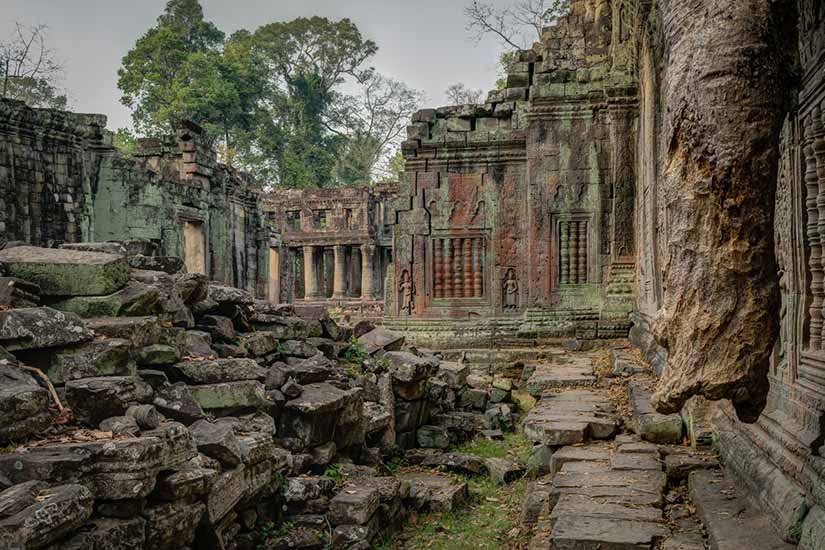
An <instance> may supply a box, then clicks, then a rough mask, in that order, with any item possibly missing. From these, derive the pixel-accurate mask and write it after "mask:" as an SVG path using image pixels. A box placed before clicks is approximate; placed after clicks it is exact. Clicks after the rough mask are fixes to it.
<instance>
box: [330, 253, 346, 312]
mask: <svg viewBox="0 0 825 550" xmlns="http://www.w3.org/2000/svg"><path fill="white" fill-rule="evenodd" d="M333 251H334V252H335V272H334V274H333V281H332V297H333V298H334V299H336V300H343V299H344V298H346V296H347V279H346V277H347V273H346V272H347V258H346V252H347V250H346V247H345V246H344V245H341V244H338V245H335V247H333Z"/></svg>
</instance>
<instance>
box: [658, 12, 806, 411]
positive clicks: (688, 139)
mask: <svg viewBox="0 0 825 550" xmlns="http://www.w3.org/2000/svg"><path fill="white" fill-rule="evenodd" d="M660 6H661V8H660V9H661V15H662V23H663V31H664V42H665V52H664V53H665V60H666V61H665V63H666V72H665V78H664V88H663V94H664V99H663V103H664V129H665V130H664V131H665V143H667V150H666V152H665V154H666V157H665V163H664V167H663V172H664V174H663V179H662V191H661V192H662V193H663V196H664V198H665V205H666V208H667V253H666V263H665V266H664V287H665V296H664V298H665V299H664V308H663V310H662V312H661V313H660V315H659V318H658V319H657V320H656V323H655V325H654V332H655V334H656V338H657V340H659V343H660V344H661V345H663V346H664V347H666V348H667V349H668V350H669V354H668V360H667V364H666V366H665V369H664V373H663V376H662V380H661V382H660V384H659V387H658V389H657V391H656V394H655V396H654V405H655V406H656V408H657V409H658V410H659V411H661V412H663V413H672V412H676V411H678V410H679V409H680V408H681V407H682V405H683V404H684V403H685V401H686V400H687V399H689V398H690V397H691V396H693V395H704V396H705V397H707V398H709V399H713V400H718V399H730V400H731V401H732V402H733V404H734V406H735V407H736V410H737V413H738V414H739V417H740V418H741V419H742V420H743V421H747V422H753V421H755V420H756V419H757V418H758V416H759V414H760V413H761V412H762V410H763V409H764V407H765V403H766V397H767V392H768V379H767V374H768V361H769V357H770V354H771V350H772V349H773V346H774V343H775V341H776V338H777V334H778V330H779V303H780V301H779V287H778V277H777V269H776V259H775V253H774V240H773V212H774V199H775V194H776V178H777V170H778V161H779V134H780V130H781V125H782V121H783V119H784V116H785V111H786V106H787V102H786V98H787V92H788V89H789V88H792V87H793V86H792V82H791V81H790V79H791V78H793V75H792V74H790V73H791V70H792V69H791V68H792V67H794V66H795V65H794V59H795V53H794V51H795V44H796V42H795V36H796V34H795V30H794V29H795V27H794V25H795V21H796V9H795V3H794V2H792V1H791V0H662V1H661V3H660Z"/></svg>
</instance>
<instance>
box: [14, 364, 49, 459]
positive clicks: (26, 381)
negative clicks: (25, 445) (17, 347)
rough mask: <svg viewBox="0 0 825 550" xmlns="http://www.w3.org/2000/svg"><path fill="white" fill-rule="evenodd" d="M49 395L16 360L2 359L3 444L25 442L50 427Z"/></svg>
mask: <svg viewBox="0 0 825 550" xmlns="http://www.w3.org/2000/svg"><path fill="white" fill-rule="evenodd" d="M50 405H51V397H50V396H49V392H48V391H47V390H46V389H45V388H43V387H41V386H40V385H39V384H38V383H37V380H35V378H34V377H32V376H31V375H30V374H29V373H28V372H26V371H25V370H23V369H21V368H20V367H18V366H17V363H16V361H15V362H13V363H12V362H10V361H8V360H2V359H0V443H2V442H7V441H16V440H19V439H24V438H26V437H29V436H31V435H35V434H38V433H40V432H42V431H43V430H45V429H46V428H48V427H49V426H51V423H52V420H54V417H55V416H56V413H55V412H53V411H52V410H51V409H50Z"/></svg>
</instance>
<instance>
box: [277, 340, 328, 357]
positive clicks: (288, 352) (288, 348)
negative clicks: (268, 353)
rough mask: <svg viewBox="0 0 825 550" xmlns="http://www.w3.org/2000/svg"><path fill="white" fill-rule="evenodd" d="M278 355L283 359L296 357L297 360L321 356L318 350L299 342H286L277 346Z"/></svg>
mask: <svg viewBox="0 0 825 550" xmlns="http://www.w3.org/2000/svg"><path fill="white" fill-rule="evenodd" d="M278 353H280V354H281V355H283V356H284V357H297V358H299V359H309V358H311V357H315V356H316V355H319V354H320V355H323V354H321V352H320V351H318V348H316V347H315V346H313V345H312V344H309V343H307V342H304V341H301V340H286V341H284V342H281V344H280V346H278Z"/></svg>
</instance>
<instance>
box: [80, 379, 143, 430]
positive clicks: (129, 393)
mask: <svg viewBox="0 0 825 550" xmlns="http://www.w3.org/2000/svg"><path fill="white" fill-rule="evenodd" d="M153 393H154V392H153V390H152V387H151V386H149V385H148V384H146V383H145V382H143V381H142V380H140V379H139V378H137V377H134V376H103V377H97V378H82V379H80V380H71V381H69V382H67V383H66V402H67V403H68V405H69V406H70V407H71V409H72V411H73V412H74V415H75V418H77V420H78V422H82V423H84V424H89V425H92V426H97V425H98V424H100V423H101V422H103V421H104V420H106V419H107V418H110V417H112V416H123V415H124V414H125V413H126V410H127V409H128V408H129V406H130V405H132V404H135V403H151V402H152V396H153Z"/></svg>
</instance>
